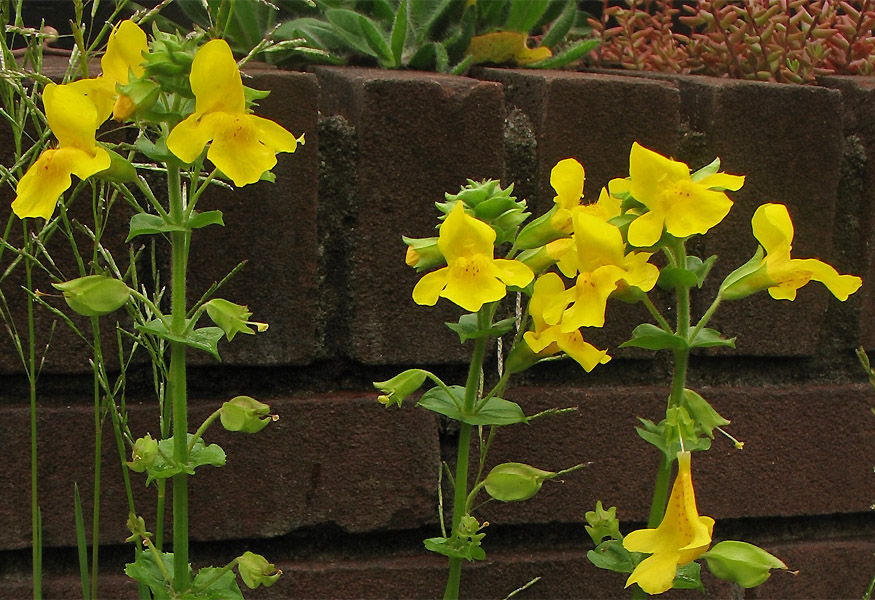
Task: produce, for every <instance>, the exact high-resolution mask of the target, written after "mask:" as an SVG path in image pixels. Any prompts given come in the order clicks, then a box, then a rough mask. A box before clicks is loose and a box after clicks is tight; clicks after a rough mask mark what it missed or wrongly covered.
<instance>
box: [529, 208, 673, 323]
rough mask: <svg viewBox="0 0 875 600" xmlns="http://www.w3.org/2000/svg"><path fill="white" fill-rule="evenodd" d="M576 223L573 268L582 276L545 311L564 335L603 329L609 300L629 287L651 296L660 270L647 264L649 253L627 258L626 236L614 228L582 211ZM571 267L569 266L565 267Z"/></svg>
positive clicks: (575, 212)
mask: <svg viewBox="0 0 875 600" xmlns="http://www.w3.org/2000/svg"><path fill="white" fill-rule="evenodd" d="M573 221H574V240H575V249H576V252H575V256H576V264H575V265H574V266H575V268H576V270H577V271H579V273H580V274H579V275H578V276H577V282H576V283H575V285H574V287H572V288H571V289H569V290H566V291H565V292H563V293H561V294H557V295H556V297H555V300H554V302H553V303H552V304H551V305H550V306H549V307H547V309H546V310H545V311H544V319H545V321H546V322H547V323H548V324H550V325H556V324H557V323H559V322H560V321H561V330H562V331H563V332H565V333H570V332H572V331H574V330H575V329H579V328H580V327H601V326H602V325H604V324H605V308H606V306H607V302H608V297H609V296H610V295H611V294H612V293H613V292H614V291H615V290H616V289H618V288H619V287H620V286H630V287H636V288H638V289H640V290H642V291H644V292H648V291H650V290H651V289H653V286H654V285H656V280H657V279H658V278H659V269H657V268H656V266H654V265H652V264H650V263H648V262H647V261H648V260H649V259H650V256H651V254H650V253H649V252H630V253H629V254H624V252H625V245H624V243H623V236H622V234H621V233H620V230H619V229H618V228H617V227H615V226H614V225H611V224H610V223H608V222H607V221H605V220H604V219H602V218H600V217H597V216H594V215H592V214H589V213H588V212H586V211H581V210H577V211H574V213H573ZM566 260H568V259H567V258H566ZM569 264H570V263H568V262H566V264H565V267H566V268H567V266H568V265H569ZM562 266H563V265H562V263H561V262H560V267H562ZM563 273H565V274H566V276H571V275H570V274H569V273H568V272H566V271H563ZM569 304H570V305H571V306H568V305H569ZM566 307H568V308H566Z"/></svg>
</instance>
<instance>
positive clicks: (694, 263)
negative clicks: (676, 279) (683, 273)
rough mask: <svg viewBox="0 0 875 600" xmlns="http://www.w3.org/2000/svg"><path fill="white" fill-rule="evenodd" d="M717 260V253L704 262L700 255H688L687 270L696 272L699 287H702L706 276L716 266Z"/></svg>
mask: <svg viewBox="0 0 875 600" xmlns="http://www.w3.org/2000/svg"><path fill="white" fill-rule="evenodd" d="M716 260H717V255H716V254H712V255H711V256H709V257H708V258H707V259H706V260H705V261H704V262H702V259H701V258H699V257H698V256H688V257H687V270H688V271H692V272H693V273H695V274H696V278H697V279H698V284H697V287H698V288H699V289H701V288H702V284H704V283H705V278H706V277H708V273H710V272H711V267H713V266H714V262H715V261H716Z"/></svg>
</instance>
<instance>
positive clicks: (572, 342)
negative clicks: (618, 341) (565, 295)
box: [523, 273, 611, 373]
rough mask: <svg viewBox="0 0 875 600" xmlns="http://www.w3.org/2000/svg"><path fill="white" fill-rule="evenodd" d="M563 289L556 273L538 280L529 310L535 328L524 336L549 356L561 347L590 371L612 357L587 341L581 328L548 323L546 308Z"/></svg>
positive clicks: (530, 346) (533, 345)
mask: <svg viewBox="0 0 875 600" xmlns="http://www.w3.org/2000/svg"><path fill="white" fill-rule="evenodd" d="M564 291H565V285H564V284H563V283H562V279H561V278H560V277H559V275H557V274H556V273H547V274H546V275H542V276H541V277H539V278H538V280H537V281H535V288H534V291H533V293H532V299H531V301H530V302H529V314H531V315H532V321H533V322H534V325H535V330H534V331H527V332H526V333H525V335H524V336H523V339H524V340H525V342H526V344H528V346H529V348H531V350H532V352H535V353H536V354H540V355H541V356H549V355H551V354H556V353H557V352H559V351H562V352H565V353H566V354H568V356H570V357H571V358H573V359H574V360H576V361H577V362H578V363H579V364H580V366H581V367H583V368H584V369H585V370H586V372H587V373H589V372H590V371H592V370H593V369H594V368H595V367H596V366H597V365H599V364H602V365H603V364H606V363H607V362H608V361H610V360H611V357H610V356H608V351H607V350H599V349H598V348H596V347H595V346H593V345H592V344H590V343H588V342H586V341H584V339H583V336H582V335H581V333H580V330H579V329H575V330H574V331H571V332H569V333H565V332H563V331H562V330H561V328H560V326H559V325H548V324H547V322H546V321H544V311H545V310H546V309H547V307H548V306H549V305H550V304H551V303H552V301H553V298H554V297H555V296H556V295H557V294H561V293H562V292H564Z"/></svg>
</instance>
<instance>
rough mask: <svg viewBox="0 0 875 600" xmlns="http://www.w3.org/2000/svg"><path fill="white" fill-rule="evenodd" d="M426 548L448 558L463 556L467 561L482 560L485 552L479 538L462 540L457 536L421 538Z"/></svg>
mask: <svg viewBox="0 0 875 600" xmlns="http://www.w3.org/2000/svg"><path fill="white" fill-rule="evenodd" d="M422 543H423V544H425V548H426V550H429V551H431V552H437V553H438V554H443V555H444V556H449V557H450V558H464V559H465V560H467V561H469V562H470V561H475V560H483V559H484V558H486V552H485V551H484V550H483V548H481V547H480V541H479V540H476V541H474V540H472V541H462V540H459V539H458V538H443V537H434V538H428V539H427V540H423V542H422Z"/></svg>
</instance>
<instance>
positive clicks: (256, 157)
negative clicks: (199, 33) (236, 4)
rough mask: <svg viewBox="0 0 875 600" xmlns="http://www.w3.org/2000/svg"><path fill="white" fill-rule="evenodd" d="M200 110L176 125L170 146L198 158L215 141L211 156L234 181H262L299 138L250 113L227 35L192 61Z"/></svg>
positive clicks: (187, 157) (180, 154) (181, 154)
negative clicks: (279, 156) (277, 157)
mask: <svg viewBox="0 0 875 600" xmlns="http://www.w3.org/2000/svg"><path fill="white" fill-rule="evenodd" d="M190 80H191V91H192V92H194V96H195V111H194V113H193V114H191V115H190V116H189V117H188V118H186V119H185V120H184V121H182V122H181V123H179V124H178V125H176V127H174V128H173V130H172V131H171V132H170V135H169V136H168V137H167V148H168V149H169V150H170V151H171V152H172V153H173V154H175V155H176V156H177V157H178V158H180V159H181V160H182V161H183V162H187V163H190V162H192V161H194V160H195V159H196V158H197V157H198V156H200V153H201V152H202V151H203V149H204V146H206V145H207V143H208V142H210V141H212V143H210V149H209V150H208V151H207V158H208V159H210V161H212V163H213V164H214V165H215V166H216V167H217V168H219V169H220V170H221V171H222V172H223V173H224V174H225V175H227V176H228V177H230V178H231V181H233V182H234V185H236V186H238V187H240V186H244V185H247V184H249V183H255V182H256V181H258V180H259V179H260V178H261V176H262V174H263V173H265V172H266V171H269V170H271V169H272V168H273V167H274V165H276V154H277V152H294V151H295V148H297V145H298V141H300V142H301V143H302V144H303V143H304V138H303V136H301V138H300V140H298V139H296V138H295V136H294V135H292V134H291V133H289V132H288V131H286V130H285V129H284V128H283V127H282V126H280V125H278V124H277V123H274V122H273V121H270V120H268V119H263V118H261V117H256V116H255V115H251V114H248V113H247V112H246V100H245V97H244V94H243V81H242V79H241V78H240V71H239V70H238V68H237V62H236V61H235V60H234V55H233V54H232V53H231V48H230V47H229V46H228V43H227V42H226V41H225V40H219V39H216V40H211V41H209V42H207V43H206V44H204V45H203V46H202V47H201V48H200V49H199V50H198V52H197V54H196V55H195V57H194V61H193V62H192V65H191V77H190Z"/></svg>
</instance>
